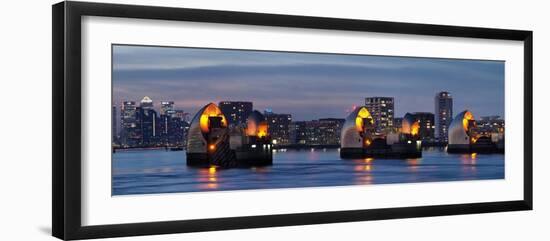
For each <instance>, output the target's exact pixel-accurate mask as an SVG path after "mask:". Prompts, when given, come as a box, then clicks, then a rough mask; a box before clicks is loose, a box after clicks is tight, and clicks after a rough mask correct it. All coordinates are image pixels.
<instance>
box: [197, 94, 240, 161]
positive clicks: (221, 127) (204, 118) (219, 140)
mask: <svg viewBox="0 0 550 241" xmlns="http://www.w3.org/2000/svg"><path fill="white" fill-rule="evenodd" d="M186 154H187V165H193V166H220V167H231V166H236V165H237V162H236V157H235V153H234V152H233V151H231V149H230V147H229V129H228V128H227V119H226V118H225V116H224V115H223V113H222V112H221V110H220V108H218V106H216V105H215V104H214V103H210V104H208V105H206V106H204V107H203V108H202V109H200V110H199V111H198V112H197V114H196V115H195V117H193V120H192V121H191V125H190V126H189V132H188V134H187V152H186Z"/></svg>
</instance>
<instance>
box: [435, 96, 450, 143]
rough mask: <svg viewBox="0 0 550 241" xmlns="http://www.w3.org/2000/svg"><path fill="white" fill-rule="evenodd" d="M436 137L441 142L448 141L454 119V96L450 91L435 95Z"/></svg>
mask: <svg viewBox="0 0 550 241" xmlns="http://www.w3.org/2000/svg"><path fill="white" fill-rule="evenodd" d="M434 113H435V138H436V139H437V140H438V141H440V142H448V139H449V125H450V124H451V121H452V119H453V97H452V96H451V93H449V92H445V91H443V92H439V93H437V94H436V95H435V112H434Z"/></svg>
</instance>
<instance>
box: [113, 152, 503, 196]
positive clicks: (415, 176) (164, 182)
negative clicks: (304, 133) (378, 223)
mask: <svg viewBox="0 0 550 241" xmlns="http://www.w3.org/2000/svg"><path fill="white" fill-rule="evenodd" d="M273 158H274V159H273V163H274V164H273V165H272V166H265V167H250V168H235V169H219V168H217V167H215V166H213V167H207V168H193V167H188V166H187V165H186V164H185V162H186V161H185V152H166V151H142V152H138V151H135V152H117V153H115V154H114V155H113V194H114V195H122V194H140V193H166V192H195V191H214V190H243V189H264V188H292V187H319V186H342V185H367V184H382V183H410V182H437V181H457V180H476V179H502V178H504V155H501V154H492V155H485V154H465V155H458V154H447V153H445V152H444V148H430V149H427V150H424V152H423V156H422V158H415V159H378V158H377V159H373V158H365V159H354V160H342V159H340V155H339V152H338V150H336V149H326V150H324V149H315V150H314V151H311V150H310V149H306V150H301V151H298V150H277V152H276V153H274V156H273Z"/></svg>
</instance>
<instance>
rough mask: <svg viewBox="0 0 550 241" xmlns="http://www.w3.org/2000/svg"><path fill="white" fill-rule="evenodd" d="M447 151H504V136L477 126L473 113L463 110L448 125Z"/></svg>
mask: <svg viewBox="0 0 550 241" xmlns="http://www.w3.org/2000/svg"><path fill="white" fill-rule="evenodd" d="M447 152H448V153H504V136H503V135H495V134H493V133H486V132H483V131H480V130H479V129H478V128H477V124H476V121H475V119H474V115H473V114H472V113H471V112H470V111H468V110H464V111H462V112H460V113H459V114H458V115H457V116H456V117H455V118H454V119H453V121H452V122H451V125H450V127H449V145H448V146H447Z"/></svg>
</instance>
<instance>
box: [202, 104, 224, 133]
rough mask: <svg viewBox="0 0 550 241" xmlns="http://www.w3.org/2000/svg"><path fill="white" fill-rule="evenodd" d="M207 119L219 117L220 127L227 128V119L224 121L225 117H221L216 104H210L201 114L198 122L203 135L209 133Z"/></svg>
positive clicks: (221, 114)
mask: <svg viewBox="0 0 550 241" xmlns="http://www.w3.org/2000/svg"><path fill="white" fill-rule="evenodd" d="M209 117H221V118H222V126H223V127H227V119H225V116H224V115H223V113H222V111H221V110H220V108H218V106H217V105H216V104H214V103H210V104H208V105H207V106H206V107H205V108H204V111H203V112H202V114H201V117H200V120H199V124H200V127H201V131H202V132H203V133H208V132H209V131H210V130H209V129H208V124H209V123H208V122H209V120H208V118H209Z"/></svg>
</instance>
